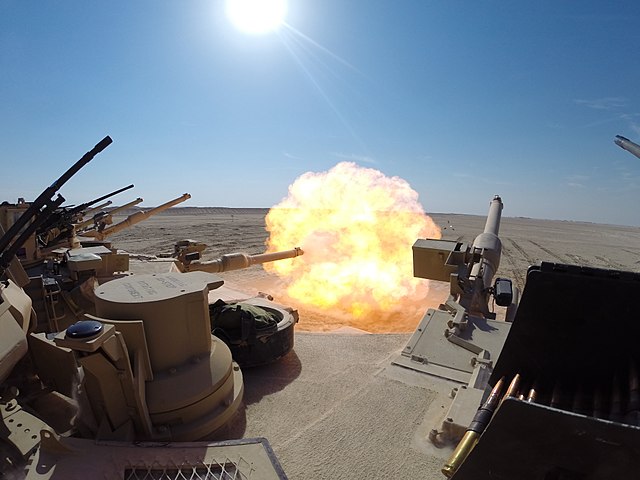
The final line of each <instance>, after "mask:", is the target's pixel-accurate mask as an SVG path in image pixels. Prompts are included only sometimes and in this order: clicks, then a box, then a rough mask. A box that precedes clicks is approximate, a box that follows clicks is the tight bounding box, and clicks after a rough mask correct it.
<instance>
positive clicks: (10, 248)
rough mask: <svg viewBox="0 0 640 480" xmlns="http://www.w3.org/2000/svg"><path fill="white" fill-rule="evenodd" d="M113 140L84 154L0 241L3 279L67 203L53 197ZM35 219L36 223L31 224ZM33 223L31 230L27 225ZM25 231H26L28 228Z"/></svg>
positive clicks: (108, 140)
mask: <svg viewBox="0 0 640 480" xmlns="http://www.w3.org/2000/svg"><path fill="white" fill-rule="evenodd" d="M112 142H113V140H111V137H109V136H106V137H104V138H103V139H102V140H100V142H98V143H97V144H96V145H95V146H94V147H93V148H92V149H91V150H89V151H88V152H87V153H85V154H84V155H83V156H82V158H80V160H78V161H77V162H76V163H74V164H73V165H72V166H71V168H69V169H68V170H67V171H66V172H64V173H63V174H62V175H61V176H60V177H59V178H58V179H57V180H55V181H54V182H53V183H52V184H51V185H50V186H49V187H47V188H45V189H44V191H43V192H42V193H41V194H40V195H38V198H36V199H35V200H34V201H33V202H32V203H31V205H29V208H28V209H27V210H26V211H25V212H24V213H23V214H22V215H21V216H20V217H19V218H18V219H17V220H16V222H15V223H14V224H13V225H12V226H11V227H10V228H9V229H8V230H7V232H6V233H5V234H4V235H3V236H2V237H0V276H2V275H3V274H4V272H5V270H6V268H7V267H8V266H9V264H10V263H11V260H12V258H13V257H14V256H15V254H16V252H17V251H18V250H19V249H20V248H21V247H22V245H23V244H24V242H25V241H26V240H27V239H28V238H29V237H30V236H31V235H32V234H33V233H34V232H35V231H36V230H37V229H38V228H40V227H42V225H43V224H44V223H45V222H46V221H47V220H48V217H49V216H50V215H51V214H52V213H53V212H54V210H55V209H56V208H58V207H59V206H60V205H62V203H63V202H64V197H62V196H61V195H60V194H58V195H57V196H56V198H55V199H54V198H53V196H54V194H55V193H56V192H57V191H58V190H59V189H60V188H61V187H62V186H63V185H64V184H65V183H66V182H67V181H68V180H69V179H70V178H71V177H73V176H74V175H75V174H76V173H77V172H78V170H80V169H81V168H82V167H84V166H85V165H86V164H87V163H89V162H90V161H91V160H93V158H94V157H95V156H96V155H97V154H98V153H100V152H102V151H103V150H104V149H105V148H107V147H108V146H109V145H110V144H111V143H112ZM32 219H33V221H32ZM29 222H31V224H30V225H29V226H27V224H28V223H29ZM25 227H26V228H25Z"/></svg>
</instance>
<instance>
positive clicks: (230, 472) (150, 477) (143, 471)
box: [124, 457, 253, 480]
mask: <svg viewBox="0 0 640 480" xmlns="http://www.w3.org/2000/svg"><path fill="white" fill-rule="evenodd" d="M252 473H253V468H252V467H251V464H249V462H247V461H246V460H244V459H243V458H242V457H240V458H239V459H238V461H237V462H234V461H232V460H230V459H228V458H227V459H226V461H225V462H224V463H218V462H215V461H214V462H212V463H199V464H195V465H180V466H175V465H167V466H161V465H158V464H154V465H147V466H132V467H129V468H126V469H125V471H124V479H125V480H248V479H250V478H252V476H251V474H252Z"/></svg>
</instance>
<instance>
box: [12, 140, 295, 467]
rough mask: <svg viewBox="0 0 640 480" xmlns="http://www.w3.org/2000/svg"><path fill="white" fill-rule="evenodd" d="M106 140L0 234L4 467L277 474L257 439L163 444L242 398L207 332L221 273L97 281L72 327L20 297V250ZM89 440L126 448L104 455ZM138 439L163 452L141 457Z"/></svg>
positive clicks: (195, 432) (227, 355)
mask: <svg viewBox="0 0 640 480" xmlns="http://www.w3.org/2000/svg"><path fill="white" fill-rule="evenodd" d="M109 143H111V139H110V138H109V137H106V138H105V139H104V140H102V141H101V142H100V143H99V144H98V145H96V147H94V149H92V150H91V151H90V152H88V153H87V154H86V155H85V156H84V157H82V159H80V160H79V161H78V162H77V163H76V164H74V166H73V167H72V168H71V169H70V170H68V171H67V172H65V174H64V175H63V176H62V177H60V178H59V179H58V180H57V181H55V182H54V183H53V184H52V186H51V187H49V188H47V189H46V190H45V191H44V192H43V193H42V194H41V195H40V196H39V197H38V198H37V199H36V200H35V201H34V202H31V203H30V204H29V206H28V208H26V209H25V211H24V212H23V214H22V215H21V216H19V217H18V218H16V219H15V221H14V222H13V223H12V224H11V225H10V226H9V227H8V229H7V231H6V233H5V232H4V231H2V233H3V235H2V237H0V245H2V249H1V250H0V294H1V296H0V328H2V336H0V380H1V381H2V387H1V390H0V411H1V413H2V426H3V428H2V430H1V431H2V436H1V437H0V451H1V453H2V463H1V464H0V467H1V468H0V471H1V472H2V473H3V474H5V473H7V472H8V471H10V470H15V468H14V467H17V469H18V470H17V471H18V472H19V471H20V470H21V469H22V468H26V475H27V478H79V477H78V474H80V477H81V478H97V477H98V475H99V476H102V477H103V478H160V477H163V476H166V475H168V474H171V475H174V476H177V477H180V476H181V475H182V476H183V477H184V475H194V474H195V475H197V476H199V477H201V478H248V476H249V474H250V472H253V471H259V472H260V476H261V478H285V477H284V473H283V472H282V469H281V468H280V466H279V464H278V461H277V459H275V457H274V455H273V452H272V451H271V449H270V447H269V445H268V443H267V442H266V440H264V439H243V440H239V441H231V442H226V443H225V444H224V445H216V444H212V443H210V442H204V443H190V444H180V445H179V446H178V445H173V444H171V443H169V444H168V443H167V442H184V441H191V442H193V441H196V440H198V439H200V438H202V437H204V436H207V435H209V434H211V433H212V432H214V431H216V430H218V429H220V428H221V427H222V426H224V425H225V424H227V423H228V422H229V421H230V420H231V419H232V418H234V417H235V416H236V415H237V412H238V409H239V407H240V404H241V401H242V394H243V379H242V372H241V370H240V368H239V366H238V365H237V363H236V362H235V361H233V359H232V355H231V351H230V350H229V348H228V347H227V346H226V345H225V343H224V342H222V341H221V340H219V339H218V338H217V337H215V336H213V335H212V334H211V319H210V312H209V292H210V291H212V290H214V289H216V288H219V287H220V286H222V284H223V283H224V282H223V280H222V279H221V278H220V277H218V276H216V275H214V274H212V273H207V272H203V271H195V272H167V273H160V274H149V275H133V276H129V275H123V276H120V278H116V279H112V280H110V281H107V282H104V283H101V284H97V285H96V289H95V291H93V292H92V295H93V298H94V302H93V309H92V310H91V312H86V311H85V312H83V313H81V314H80V318H79V321H76V322H74V323H72V324H68V325H66V324H65V325H64V326H63V327H62V328H60V329H54V330H46V331H41V332H37V331H36V326H37V325H38V323H37V318H36V317H37V316H36V314H35V311H34V310H33V308H32V304H33V302H32V299H31V298H30V297H29V296H28V295H27V294H26V292H25V290H24V287H26V286H28V285H29V284H30V283H31V279H30V278H29V275H28V274H27V273H26V272H25V271H24V269H23V267H22V265H21V264H20V262H19V261H18V259H17V258H16V252H18V251H20V249H21V248H22V247H23V245H24V243H25V242H26V241H27V239H30V238H32V236H33V235H34V233H35V232H37V230H38V228H41V227H42V226H43V225H45V224H47V223H50V221H51V215H52V214H53V213H54V212H56V209H58V208H59V207H60V206H61V204H62V203H63V201H64V198H62V197H61V196H60V195H57V197H55V198H54V195H55V194H56V192H57V190H58V189H59V188H60V187H61V186H62V185H63V184H64V183H65V182H66V181H67V180H68V179H69V178H71V176H72V175H73V174H74V173H75V172H76V171H77V170H79V168H81V167H82V166H83V165H85V164H86V163H88V161H90V160H91V159H92V158H93V157H94V156H95V155H96V154H97V153H99V152H100V151H102V150H103V149H104V148H105V147H106V146H108V145H109ZM184 199H185V198H181V199H180V201H182V200H184ZM174 203H177V202H175V201H174ZM165 206H166V204H165ZM300 253H301V252H297V253H296V254H300ZM95 256H97V257H98V258H97V259H96V258H84V257H82V258H77V259H76V260H78V261H79V262H80V264H81V265H84V264H85V263H87V264H91V265H89V267H91V268H88V267H87V268H77V269H75V271H76V272H80V271H81V272H83V273H86V274H90V273H91V274H95V270H96V269H99V267H100V265H99V264H100V261H101V258H100V255H95ZM289 256H290V255H289ZM72 260H73V259H72ZM263 260H266V259H263ZM70 261H71V260H70ZM72 270H73V269H72ZM58 273H59V272H58ZM53 279H54V280H57V279H56V278H55V275H54V277H53ZM75 314H78V312H75ZM58 320H61V319H58ZM58 325H60V324H58ZM27 352H28V355H27ZM60 434H64V435H63V437H60ZM96 440H97V441H100V442H110V441H118V442H129V443H126V444H122V443H119V444H109V446H108V447H106V448H103V447H100V446H99V445H98V444H96V443H95V441H96ZM134 441H136V442H140V441H148V442H163V445H162V446H161V445H159V444H154V445H153V448H150V449H148V450H145V449H144V448H142V449H140V448H136V447H135V446H134V444H133V443H130V442H134ZM103 452H108V458H107V459H105V458H104V453H103ZM159 452H162V453H161V456H162V459H163V460H162V462H161V464H159V463H158V461H157V455H159V454H160V453H159ZM34 455H35V456H34ZM79 456H80V457H79ZM153 458H156V460H155V461H154V460H153ZM105 460H106V462H105ZM78 469H80V470H78ZM167 472H169V473H167ZM14 473H15V472H14ZM17 475H18V477H20V475H19V473H17ZM123 475H124V477H123ZM186 478H192V477H186ZM193 478H195V477H193Z"/></svg>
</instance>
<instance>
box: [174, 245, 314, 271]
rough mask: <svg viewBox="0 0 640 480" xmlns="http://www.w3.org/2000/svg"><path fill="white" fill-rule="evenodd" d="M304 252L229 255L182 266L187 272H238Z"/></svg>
mask: <svg viewBox="0 0 640 480" xmlns="http://www.w3.org/2000/svg"><path fill="white" fill-rule="evenodd" d="M303 254H304V251H303V250H302V249H301V248H300V247H295V248H293V249H291V250H284V251H282V252H273V253H261V254H258V255H248V254H246V253H229V254H227V255H223V256H222V257H220V258H216V259H215V260H210V261H208V262H193V263H187V264H185V265H184V269H185V270H186V271H188V272H193V271H204V272H209V273H220V272H228V271H230V270H240V269H243V268H248V267H250V266H251V265H258V264H261V263H266V262H275V261H277V260H284V259H286V258H295V257H298V256H300V255H303Z"/></svg>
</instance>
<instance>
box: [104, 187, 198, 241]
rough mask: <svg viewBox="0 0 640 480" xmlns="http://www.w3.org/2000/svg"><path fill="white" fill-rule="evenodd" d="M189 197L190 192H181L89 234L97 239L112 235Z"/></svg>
mask: <svg viewBox="0 0 640 480" xmlns="http://www.w3.org/2000/svg"><path fill="white" fill-rule="evenodd" d="M190 198H191V195H190V194H188V193H185V194H182V195H181V196H179V197H178V198H174V199H173V200H170V201H168V202H166V203H163V204H162V205H159V206H157V207H155V208H152V209H151V210H147V211H146V212H136V213H133V214H131V215H129V216H128V217H127V218H125V219H124V220H123V221H122V222H120V223H117V224H115V225H112V226H110V227H108V228H105V229H104V230H102V231H101V232H97V231H96V232H93V234H92V235H91V236H93V237H95V238H96V239H98V240H104V239H105V238H106V237H107V236H109V235H113V234H114V233H117V232H119V231H120V230H124V229H125V228H127V227H131V226H132V225H135V224H136V223H139V222H141V221H143V220H145V219H147V218H149V217H150V216H151V215H155V214H156V213H160V212H162V211H164V210H168V209H169V208H171V207H173V206H174V205H177V204H179V203H182V202H184V201H186V200H189V199H190Z"/></svg>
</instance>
